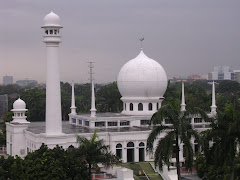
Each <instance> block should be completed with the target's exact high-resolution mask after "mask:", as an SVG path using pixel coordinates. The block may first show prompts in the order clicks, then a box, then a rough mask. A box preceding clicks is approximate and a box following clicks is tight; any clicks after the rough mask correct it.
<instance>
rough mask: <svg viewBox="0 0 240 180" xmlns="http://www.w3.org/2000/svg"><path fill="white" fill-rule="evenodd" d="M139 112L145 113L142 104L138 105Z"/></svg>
mask: <svg viewBox="0 0 240 180" xmlns="http://www.w3.org/2000/svg"><path fill="white" fill-rule="evenodd" d="M138 111H143V104H142V103H139V104H138Z"/></svg>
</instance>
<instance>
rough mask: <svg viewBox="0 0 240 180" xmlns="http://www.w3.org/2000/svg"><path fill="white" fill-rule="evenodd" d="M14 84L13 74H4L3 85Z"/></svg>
mask: <svg viewBox="0 0 240 180" xmlns="http://www.w3.org/2000/svg"><path fill="white" fill-rule="evenodd" d="M9 84H13V76H3V85H9Z"/></svg>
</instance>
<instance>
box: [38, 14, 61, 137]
mask: <svg viewBox="0 0 240 180" xmlns="http://www.w3.org/2000/svg"><path fill="white" fill-rule="evenodd" d="M42 28H43V29H44V30H45V34H44V36H43V37H44V42H45V43H46V56H47V75H46V135H58V134H61V133H62V115H61V93H60V77H59V60H58V48H59V43H60V42H61V36H60V34H59V30H60V29H61V28H62V26H61V25H60V18H59V16H58V15H56V14H55V13H53V12H50V13H49V14H47V15H46V16H45V18H44V25H43V26H42Z"/></svg>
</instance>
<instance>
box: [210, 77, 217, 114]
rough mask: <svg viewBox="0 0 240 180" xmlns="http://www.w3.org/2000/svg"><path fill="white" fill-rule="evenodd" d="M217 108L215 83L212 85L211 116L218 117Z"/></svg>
mask: <svg viewBox="0 0 240 180" xmlns="http://www.w3.org/2000/svg"><path fill="white" fill-rule="evenodd" d="M216 110H217V106H216V99H215V83H214V81H213V83H212V106H211V114H212V115H216V114H217V112H216Z"/></svg>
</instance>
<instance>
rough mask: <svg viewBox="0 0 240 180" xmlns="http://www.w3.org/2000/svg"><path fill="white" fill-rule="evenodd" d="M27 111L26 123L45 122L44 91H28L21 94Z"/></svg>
mask: <svg viewBox="0 0 240 180" xmlns="http://www.w3.org/2000/svg"><path fill="white" fill-rule="evenodd" d="M21 99H22V100H24V101H25V103H26V105H27V109H28V117H27V118H28V121H31V122H36V121H38V122H39V121H45V111H46V91H45V90H44V89H38V88H34V89H29V90H26V91H23V92H22V93H21Z"/></svg>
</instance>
